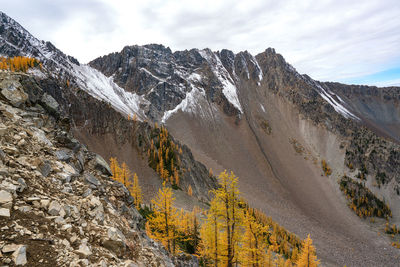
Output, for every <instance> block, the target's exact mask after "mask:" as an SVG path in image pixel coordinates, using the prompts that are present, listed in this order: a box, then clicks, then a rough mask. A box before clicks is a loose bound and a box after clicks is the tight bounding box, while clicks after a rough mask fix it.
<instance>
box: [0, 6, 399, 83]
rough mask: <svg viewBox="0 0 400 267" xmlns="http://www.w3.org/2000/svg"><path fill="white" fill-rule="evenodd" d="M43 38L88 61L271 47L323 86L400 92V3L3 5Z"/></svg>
mask: <svg viewBox="0 0 400 267" xmlns="http://www.w3.org/2000/svg"><path fill="white" fill-rule="evenodd" d="M0 8H1V10H2V11H3V12H5V13H7V14H8V15H9V16H11V17H12V18H14V19H15V20H17V21H18V22H19V23H20V24H22V26H24V27H25V28H26V29H27V30H28V31H30V32H31V33H32V34H33V35H35V36H36V37H37V38H39V39H42V40H46V41H51V42H52V43H53V44H55V45H56V46H57V47H58V48H59V49H61V50H62V51H63V52H65V53H67V54H69V55H72V56H74V57H76V58H77V59H78V60H79V61H81V62H84V63H86V62H88V61H90V60H92V59H94V58H96V57H98V56H101V55H104V54H108V53H110V52H115V51H120V50H121V49H122V48H123V47H124V46H125V45H133V44H139V45H143V44H148V43H161V44H164V45H165V46H169V47H170V48H171V49H172V50H173V51H175V50H182V49H191V48H205V47H209V48H211V49H213V50H220V49H222V48H227V49H230V50H233V51H234V52H239V51H242V50H248V51H250V52H251V53H253V54H254V55H255V54H257V53H260V52H262V51H264V50H265V49H266V48H268V47H273V48H275V49H276V51H277V52H279V53H280V54H282V55H283V56H284V57H285V58H286V60H287V61H288V62H289V63H291V64H292V65H293V66H294V67H295V68H296V69H297V70H298V71H299V72H300V73H307V74H309V75H310V76H311V77H313V78H315V79H319V80H330V81H342V82H348V83H366V84H376V85H382V86H383V85H400V0H332V1H325V0H316V1H308V0H293V1H292V0H280V1H275V0H269V1H267V0H260V1H253V0H251V1H250V0H249V1H244V0H241V1H233V0H231V1H227V0H223V1H218V0H211V1H209V0H196V1H189V0H181V1H178V0H158V1H156V0H140V1H135V0H109V1H106V0H11V1H10V0H0Z"/></svg>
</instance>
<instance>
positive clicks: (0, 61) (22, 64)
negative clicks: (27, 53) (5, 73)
mask: <svg viewBox="0 0 400 267" xmlns="http://www.w3.org/2000/svg"><path fill="white" fill-rule="evenodd" d="M37 66H39V67H40V68H42V64H41V63H40V61H39V60H38V59H36V58H32V57H21V56H19V57H11V58H6V57H0V70H10V71H22V72H26V71H27V70H28V69H29V68H34V67H37Z"/></svg>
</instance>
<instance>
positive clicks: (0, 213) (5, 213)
mask: <svg viewBox="0 0 400 267" xmlns="http://www.w3.org/2000/svg"><path fill="white" fill-rule="evenodd" d="M10 216H11V214H10V209H7V208H0V217H10Z"/></svg>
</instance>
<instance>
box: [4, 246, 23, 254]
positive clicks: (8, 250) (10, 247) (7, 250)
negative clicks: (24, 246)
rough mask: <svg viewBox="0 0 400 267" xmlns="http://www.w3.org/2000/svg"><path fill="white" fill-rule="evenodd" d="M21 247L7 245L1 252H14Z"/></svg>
mask: <svg viewBox="0 0 400 267" xmlns="http://www.w3.org/2000/svg"><path fill="white" fill-rule="evenodd" d="M19 246H20V245H17V244H8V245H5V246H4V247H3V249H2V250H1V251H2V252H3V253H10V252H14V251H16V250H17V249H18V248H19Z"/></svg>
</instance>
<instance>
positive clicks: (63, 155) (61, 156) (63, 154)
mask: <svg viewBox="0 0 400 267" xmlns="http://www.w3.org/2000/svg"><path fill="white" fill-rule="evenodd" d="M54 155H55V156H56V157H57V159H58V160H60V161H65V162H69V161H70V160H71V158H72V153H71V151H70V150H67V149H62V150H58V151H56V152H54Z"/></svg>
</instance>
